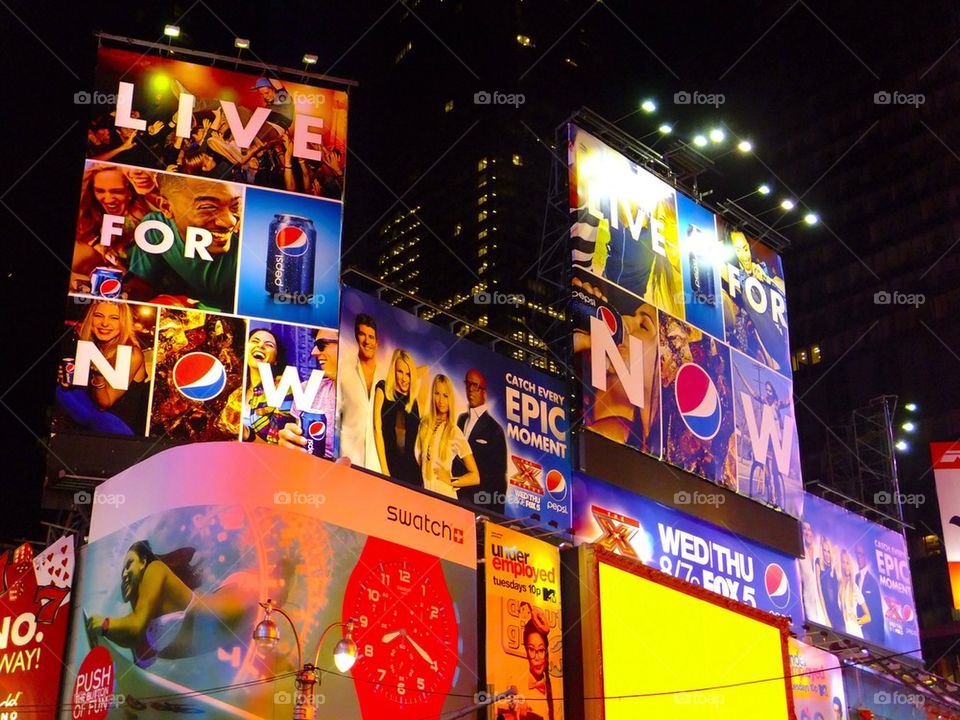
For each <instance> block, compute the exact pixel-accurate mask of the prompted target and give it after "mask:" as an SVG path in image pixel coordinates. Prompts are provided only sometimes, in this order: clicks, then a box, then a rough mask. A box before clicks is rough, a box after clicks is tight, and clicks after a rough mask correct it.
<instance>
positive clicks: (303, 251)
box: [52, 47, 347, 457]
mask: <svg viewBox="0 0 960 720" xmlns="http://www.w3.org/2000/svg"><path fill="white" fill-rule="evenodd" d="M77 101H78V102H80V103H85V104H89V105H90V110H91V119H90V125H89V128H88V135H87V152H86V155H87V160H86V163H85V166H84V173H83V179H82V183H81V190H80V204H79V213H78V218H77V226H76V233H75V238H74V244H73V257H72V260H71V279H70V286H69V298H68V307H67V313H66V322H67V332H66V333H65V335H64V340H63V347H62V348H61V358H62V359H61V362H60V368H59V371H58V388H57V395H56V407H55V412H54V421H53V427H52V429H53V431H54V432H55V433H80V434H95V435H103V436H108V437H117V436H127V437H150V438H154V439H163V440H169V441H172V442H197V441H209V440H226V439H241V438H242V439H244V440H250V441H266V442H268V443H278V442H280V431H281V430H283V429H284V428H285V427H286V426H297V427H299V425H300V420H299V413H300V411H301V410H307V411H311V412H312V414H311V418H310V420H311V422H314V423H316V422H318V421H319V420H320V418H318V417H314V416H315V415H318V414H321V413H322V414H323V415H325V416H326V417H328V418H330V422H331V423H332V421H333V417H334V414H335V406H334V403H335V390H334V388H335V379H336V374H335V373H336V360H335V358H336V328H337V326H338V324H339V319H338V318H339V271H340V232H341V226H342V216H343V204H342V199H343V180H344V177H343V174H344V159H345V157H346V122H347V95H346V93H345V92H344V91H342V90H338V89H334V88H331V87H321V86H314V85H306V84H303V83H302V82H286V81H281V80H279V79H277V78H276V77H272V76H269V77H268V76H266V75H265V76H258V75H256V74H250V73H244V72H237V71H234V70H227V69H225V68H220V67H213V66H205V65H196V64H192V63H188V62H183V61H181V60H175V59H173V58H170V57H166V56H153V55H148V54H142V53H139V52H128V51H126V50H120V49H115V48H108V47H101V48H100V50H99V56H98V67H97V73H96V78H95V85H94V91H93V92H92V93H87V92H82V93H78V96H77ZM327 344H330V345H331V347H330V348H328V349H325V347H326V345H327ZM331 356H332V357H333V358H334V359H333V360H332V361H331V362H330V363H329V364H330V368H329V370H328V372H327V374H326V375H323V374H322V373H323V372H324V370H325V365H326V364H327V362H328V359H329V358H330V357H331ZM321 425H323V426H324V427H325V423H321ZM315 427H317V428H319V427H320V425H316V426H315ZM315 434H316V433H315ZM288 435H290V436H291V437H292V436H293V435H296V434H295V433H293V431H290V430H288ZM299 437H302V433H301V434H300V435H297V436H296V437H294V438H293V439H292V440H291V442H292V443H293V444H299V441H298V439H297V438H299ZM316 439H319V440H320V442H319V443H318V446H324V447H325V453H318V454H326V456H328V457H332V455H333V452H335V448H334V446H333V443H332V432H331V433H330V437H329V438H327V437H326V436H324V437H321V438H316Z"/></svg>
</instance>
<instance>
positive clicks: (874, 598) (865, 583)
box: [854, 543, 885, 645]
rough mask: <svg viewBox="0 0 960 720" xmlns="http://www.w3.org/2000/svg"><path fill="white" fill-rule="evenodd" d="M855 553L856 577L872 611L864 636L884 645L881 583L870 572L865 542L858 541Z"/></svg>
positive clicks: (868, 640)
mask: <svg viewBox="0 0 960 720" xmlns="http://www.w3.org/2000/svg"><path fill="white" fill-rule="evenodd" d="M854 554H855V555H856V556H857V573H856V575H855V579H856V581H857V587H858V588H860V592H862V593H863V600H864V602H865V603H866V604H867V610H869V611H870V622H868V623H864V624H863V626H862V627H863V638H864V640H866V641H867V642H872V643H873V644H874V645H883V643H884V635H885V633H884V630H883V598H882V597H880V584H879V583H878V582H877V578H876V577H874V575H873V573H872V572H870V568H869V567H868V565H867V553H866V551H865V550H864V548H863V543H857V545H856V547H855V548H854Z"/></svg>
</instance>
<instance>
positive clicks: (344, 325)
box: [337, 286, 571, 530]
mask: <svg viewBox="0 0 960 720" xmlns="http://www.w3.org/2000/svg"><path fill="white" fill-rule="evenodd" d="M566 395H567V387H566V384H565V383H564V382H563V381H562V380H561V379H559V378H555V377H551V376H549V375H546V374H544V373H541V372H539V371H538V370H534V369H533V368H531V367H529V366H527V365H524V364H522V363H519V362H516V361H514V360H509V359H507V358H504V357H503V356H501V355H498V354H497V353H494V352H492V351H490V350H487V349H485V348H482V347H480V346H478V345H476V344H474V343H472V342H470V341H468V340H464V339H463V338H460V337H457V336H456V335H453V334H451V333H449V332H446V331H445V330H443V329H441V328H439V327H437V326H436V325H433V324H431V323H428V322H426V321H424V320H420V319H419V318H417V317H416V316H414V315H411V314H410V313H407V312H405V311H403V310H400V309H398V308H395V307H393V306H392V305H388V304H387V303H384V302H381V301H379V300H377V299H376V298H374V297H372V296H370V295H367V294H365V293H362V292H360V291H358V290H354V289H352V288H349V287H346V286H344V287H343V291H342V304H341V317H340V359H339V370H338V393H337V397H338V405H337V409H338V413H339V418H338V430H339V442H340V455H341V457H348V458H350V460H351V462H352V463H353V464H354V465H357V466H359V467H364V468H367V469H368V470H374V471H376V472H381V473H383V474H384V475H387V476H389V477H391V478H393V479H395V480H398V481H400V482H403V483H407V484H409V485H413V486H416V487H425V488H426V489H427V490H430V491H431V492H433V493H437V494H439V495H443V496H444V497H447V498H451V499H454V500H457V501H459V502H460V503H463V504H467V505H472V506H475V507H477V508H480V509H485V510H490V511H494V512H497V513H502V514H505V515H506V516H507V517H510V518H529V517H530V516H531V515H538V516H539V520H537V521H536V522H539V523H544V524H546V523H550V522H554V523H556V525H555V527H556V528H557V529H560V530H564V529H566V528H569V527H570V499H571V494H570V459H569V446H568V434H567V409H566Z"/></svg>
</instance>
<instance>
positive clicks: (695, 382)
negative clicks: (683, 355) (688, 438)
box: [673, 363, 722, 440]
mask: <svg viewBox="0 0 960 720" xmlns="http://www.w3.org/2000/svg"><path fill="white" fill-rule="evenodd" d="M673 390H674V393H675V395H676V399H677V409H678V410H679V411H680V417H681V418H683V423H684V425H686V426H687V429H688V430H689V431H690V432H691V433H693V434H694V435H696V436H697V437H698V438H700V439H701V440H712V439H713V437H714V436H715V435H716V434H717V433H718V432H719V431H720V420H721V419H722V413H721V410H722V408H721V407H720V395H719V393H718V392H717V386H716V385H714V384H713V379H712V378H711V377H710V376H709V375H708V374H707V371H706V370H704V369H703V368H702V367H700V366H699V365H696V364H694V363H686V364H685V365H681V366H680V369H679V370H678V371H677V379H676V382H675V383H674V386H673Z"/></svg>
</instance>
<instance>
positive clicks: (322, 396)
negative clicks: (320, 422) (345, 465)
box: [278, 330, 338, 459]
mask: <svg viewBox="0 0 960 720" xmlns="http://www.w3.org/2000/svg"><path fill="white" fill-rule="evenodd" d="M329 332H330V331H328V330H319V331H318V332H317V337H316V340H315V341H314V343H313V350H312V351H311V352H310V356H311V357H312V358H313V359H314V360H315V361H316V363H317V367H318V368H320V370H322V371H323V380H322V381H321V382H320V387H318V388H317V394H316V395H315V396H314V398H313V401H312V402H311V404H310V407H309V408H306V411H307V412H312V413H323V414H324V415H326V416H327V436H326V439H325V441H324V452H323V456H324V457H325V458H329V459H333V456H334V453H335V447H334V432H333V428H334V426H335V424H336V411H337V410H336V403H337V347H338V341H337V338H336V337H335V336H334V337H330V336H329ZM308 384H309V383H307V382H303V383H301V385H300V386H301V387H302V388H303V389H304V390H306V389H307V385H308ZM302 410H303V408H298V407H297V404H296V402H294V403H293V409H292V410H291V414H292V415H293V416H294V417H295V418H297V419H298V420H299V418H300V413H301V411H302ZM278 439H279V445H280V447H294V448H304V449H306V446H307V439H306V438H305V437H304V436H303V430H302V429H301V427H300V423H299V422H293V423H287V424H286V425H284V426H283V428H281V430H280V433H279V435H278Z"/></svg>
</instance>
